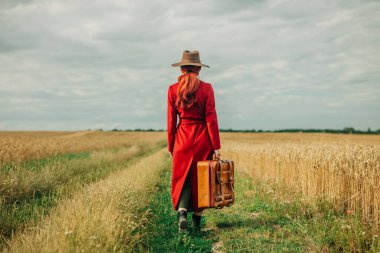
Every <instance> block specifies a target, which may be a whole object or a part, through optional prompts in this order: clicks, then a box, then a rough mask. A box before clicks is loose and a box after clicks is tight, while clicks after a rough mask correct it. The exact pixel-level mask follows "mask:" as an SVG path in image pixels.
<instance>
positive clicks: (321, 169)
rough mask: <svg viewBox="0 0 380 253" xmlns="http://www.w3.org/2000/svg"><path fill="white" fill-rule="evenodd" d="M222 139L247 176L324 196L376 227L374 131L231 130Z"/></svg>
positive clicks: (377, 141) (379, 187)
mask: <svg viewBox="0 0 380 253" xmlns="http://www.w3.org/2000/svg"><path fill="white" fill-rule="evenodd" d="M255 137H256V138H255ZM224 144H225V145H224V152H225V156H226V157H228V158H229V159H232V160H234V161H235V162H236V163H238V164H239V169H241V170H244V171H245V172H247V173H248V174H249V175H251V177H252V178H256V179H261V180H266V181H270V182H276V183H279V184H282V185H286V186H287V187H290V188H292V189H294V190H295V191H297V192H301V193H302V194H303V195H304V196H305V197H307V198H309V199H311V200H313V199H314V200H315V199H320V198H325V199H327V200H329V201H331V202H332V203H334V204H335V206H336V208H337V209H342V210H343V211H346V212H347V211H348V212H360V214H361V216H362V218H363V220H365V221H367V222H371V223H374V224H375V226H378V227H379V225H380V137H379V136H353V135H349V136H347V135H329V134H304V133H298V134H277V133H276V134H260V135H258V134H257V135H252V134H235V135H226V141H225V143H224Z"/></svg>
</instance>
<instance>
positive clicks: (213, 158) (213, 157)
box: [212, 153, 220, 160]
mask: <svg viewBox="0 0 380 253" xmlns="http://www.w3.org/2000/svg"><path fill="white" fill-rule="evenodd" d="M212 160H220V158H216V155H215V153H214V154H213V155H212Z"/></svg>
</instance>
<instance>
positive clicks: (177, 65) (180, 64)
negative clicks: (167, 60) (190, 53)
mask: <svg viewBox="0 0 380 253" xmlns="http://www.w3.org/2000/svg"><path fill="white" fill-rule="evenodd" d="M188 65H190V66H199V67H207V68H209V67H210V66H208V65H206V64H203V63H189V62H177V63H173V64H172V67H181V66H188Z"/></svg>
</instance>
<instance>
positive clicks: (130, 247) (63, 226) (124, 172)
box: [5, 150, 167, 252]
mask: <svg viewBox="0 0 380 253" xmlns="http://www.w3.org/2000/svg"><path fill="white" fill-rule="evenodd" d="M166 157H167V154H166V152H164V150H161V151H159V152H155V153H154V154H150V155H149V156H147V157H145V158H144V159H140V160H139V161H138V162H136V163H134V164H130V165H129V166H127V167H125V168H123V169H120V170H118V171H115V172H113V173H112V174H111V175H109V176H108V177H107V178H105V179H103V180H99V181H98V182H95V183H92V184H90V185H88V186H86V187H84V188H83V189H82V190H80V191H77V192H76V193H75V194H74V195H73V196H72V197H71V198H69V199H66V200H62V201H60V202H59V204H58V205H57V206H56V207H55V208H53V209H52V211H51V213H50V214H49V216H47V217H46V218H45V219H44V220H43V222H41V223H39V224H37V225H36V226H33V227H29V228H28V230H25V231H24V232H23V233H20V234H18V235H17V236H15V237H14V238H13V239H12V240H11V241H10V242H9V244H8V247H7V248H6V249H5V252H131V251H135V250H138V248H139V245H141V238H143V232H142V229H141V228H143V226H144V223H145V222H146V220H147V219H146V216H147V215H148V213H149V210H144V209H146V207H147V204H148V203H149V199H150V198H151V196H152V192H154V190H155V189H154V183H155V182H156V180H157V178H158V176H159V173H160V171H161V170H162V169H163V164H164V161H165V159H166Z"/></svg>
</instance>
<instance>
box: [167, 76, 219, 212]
mask: <svg viewBox="0 0 380 253" xmlns="http://www.w3.org/2000/svg"><path fill="white" fill-rule="evenodd" d="M178 85H179V84H178V83H175V84H172V85H170V87H169V90H168V111H167V113H168V115H167V123H168V150H169V151H170V152H173V159H172V178H171V180H172V192H171V193H172V203H173V209H174V210H178V202H179V197H180V194H181V192H182V188H183V185H184V183H185V179H186V176H187V173H189V172H190V180H191V181H190V182H191V187H192V189H191V191H192V196H193V198H192V199H193V205H192V207H193V210H192V208H190V210H188V211H195V212H198V211H201V210H202V209H198V203H197V202H198V201H197V199H198V198H197V196H198V192H197V162H198V161H200V160H207V159H212V155H213V150H217V149H220V139H219V127H218V119H217V114H216V111H215V98H214V90H213V88H212V86H211V84H209V83H205V82H203V81H200V84H199V87H198V89H197V91H196V92H195V94H194V95H195V98H196V101H197V102H196V103H195V104H193V106H191V107H190V108H189V109H181V108H177V107H176V106H175V101H176V98H177V89H178ZM177 115H178V116H179V123H178V125H177Z"/></svg>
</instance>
